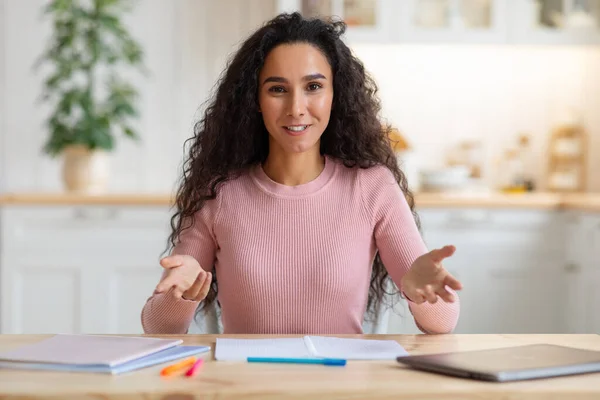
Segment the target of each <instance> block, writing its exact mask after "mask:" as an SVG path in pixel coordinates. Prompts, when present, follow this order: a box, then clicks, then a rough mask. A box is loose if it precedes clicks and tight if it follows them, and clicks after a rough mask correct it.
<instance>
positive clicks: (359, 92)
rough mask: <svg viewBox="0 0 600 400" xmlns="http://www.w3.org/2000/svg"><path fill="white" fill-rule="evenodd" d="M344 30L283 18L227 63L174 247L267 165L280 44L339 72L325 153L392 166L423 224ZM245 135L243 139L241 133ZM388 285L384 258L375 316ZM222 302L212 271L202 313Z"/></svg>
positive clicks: (187, 170) (378, 267)
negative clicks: (274, 56)
mask: <svg viewBox="0 0 600 400" xmlns="http://www.w3.org/2000/svg"><path fill="white" fill-rule="evenodd" d="M345 30H346V25H345V24H344V23H343V22H342V21H334V20H327V21H326V20H323V19H306V18H303V17H302V16H301V15H300V14H299V13H292V14H280V15H278V16H277V17H275V18H273V19H272V20H270V21H268V22H267V23H265V24H264V25H263V26H261V27H260V28H259V29H258V30H257V31H256V32H254V33H253V34H252V35H251V36H250V37H249V38H248V39H246V40H245V41H244V42H243V43H242V44H241V46H240V48H239V49H238V51H237V52H236V53H235V54H234V55H233V57H232V58H230V60H229V61H228V65H227V68H226V69H225V71H224V72H223V74H222V75H221V77H220V79H219V81H218V85H217V87H216V92H215V93H214V96H213V98H212V99H210V101H209V102H208V104H207V107H206V109H205V111H204V114H203V117H202V119H201V120H200V121H198V122H197V123H196V125H195V128H194V136H193V137H192V138H190V139H188V140H187V141H186V145H187V144H188V142H189V144H190V146H189V150H188V151H187V153H188V154H187V157H186V160H185V162H184V164H183V176H182V179H181V182H180V186H179V189H178V192H177V195H176V204H175V207H176V212H175V214H174V215H173V217H172V218H171V228H172V232H171V234H170V236H169V246H170V247H174V246H175V245H176V244H177V241H178V238H179V237H180V234H181V233H182V231H183V230H184V229H187V228H189V227H190V226H191V220H192V217H193V215H194V214H195V213H196V212H198V210H200V209H201V208H202V206H203V204H204V202H205V201H206V200H209V199H214V198H215V197H216V195H217V191H218V190H219V187H220V185H221V184H222V183H223V182H225V181H227V180H229V179H233V178H235V177H237V176H239V174H241V173H243V172H244V171H246V170H247V169H248V168H249V167H251V166H254V165H257V164H258V163H263V162H264V161H265V160H266V158H267V155H268V153H269V140H268V137H269V136H268V135H269V134H268V132H267V130H266V127H265V125H264V122H263V120H262V116H261V114H260V113H259V111H258V88H259V84H258V76H259V72H260V70H261V68H262V66H263V64H264V61H265V58H266V57H267V54H269V52H270V51H271V50H273V49H274V48H275V47H276V46H278V45H281V44H292V43H298V42H300V43H307V44H310V45H312V46H315V48H317V49H318V50H320V51H321V52H322V53H323V54H324V55H325V57H326V58H327V60H328V62H329V64H330V66H331V69H332V73H333V93H334V95H333V104H332V109H331V117H330V121H329V124H328V126H327V128H326V129H325V131H324V132H323V135H322V137H321V143H320V151H321V154H323V155H329V156H332V157H335V158H337V159H339V160H341V161H342V162H343V164H344V165H345V166H346V167H350V168H351V167H356V166H358V167H360V168H369V167H372V166H374V165H376V164H380V165H385V166H386V167H387V168H389V169H390V171H392V173H393V174H394V176H395V178H396V181H397V182H398V185H399V186H400V188H401V189H402V191H403V193H404V194H405V196H406V199H407V201H408V204H409V206H410V209H411V211H412V212H413V215H414V217H415V221H416V223H417V226H419V219H418V216H417V214H416V212H415V211H414V200H413V196H412V194H411V192H410V191H409V189H408V186H407V181H406V178H405V176H404V174H403V173H402V171H401V170H400V168H399V166H398V164H397V159H396V157H395V154H394V152H393V150H392V147H391V143H390V137H389V132H390V129H391V127H389V126H387V125H383V124H382V122H381V121H380V119H379V117H378V114H379V111H380V102H379V99H378V97H377V95H376V93H377V86H376V84H375V82H374V81H373V79H372V78H371V77H370V76H369V74H368V73H367V72H366V71H365V68H364V65H363V64H362V62H361V61H360V60H358V59H357V58H356V57H354V56H353V55H352V53H351V51H350V49H349V48H348V47H347V46H346V44H345V43H344V42H343V41H342V39H341V35H343V33H344V32H345ZM232 116H235V117H232ZM242 131H243V132H244V133H245V134H244V135H240V134H239V132H242ZM204 267H206V266H204ZM388 281H389V275H388V273H387V271H386V269H385V267H384V265H383V263H382V261H381V258H380V257H379V255H377V256H376V258H375V260H374V263H373V271H372V275H371V280H370V287H369V296H368V304H367V310H368V311H369V313H372V312H374V310H375V308H374V307H375V306H376V304H378V303H382V302H384V298H386V297H387V296H386V295H390V296H391V295H393V294H397V293H398V291H397V288H395V287H394V285H390V286H388ZM388 288H393V289H392V291H388ZM216 298H217V279H216V274H213V281H212V285H211V289H210V291H209V294H208V296H207V297H206V298H205V299H204V300H203V301H202V302H201V304H200V306H199V309H198V311H200V310H202V309H204V310H206V308H207V306H208V305H210V304H211V303H213V302H214V301H215V300H216Z"/></svg>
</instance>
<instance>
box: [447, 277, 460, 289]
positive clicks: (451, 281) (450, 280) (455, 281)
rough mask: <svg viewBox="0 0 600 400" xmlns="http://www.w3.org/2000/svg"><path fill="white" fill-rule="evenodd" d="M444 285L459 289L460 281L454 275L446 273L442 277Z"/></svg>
mask: <svg viewBox="0 0 600 400" xmlns="http://www.w3.org/2000/svg"><path fill="white" fill-rule="evenodd" d="M443 284H444V285H446V286H448V287H450V288H452V289H454V290H461V289H462V283H460V281H459V280H458V279H456V278H455V277H453V276H452V275H450V274H448V275H447V276H446V277H445V278H444V282H443Z"/></svg>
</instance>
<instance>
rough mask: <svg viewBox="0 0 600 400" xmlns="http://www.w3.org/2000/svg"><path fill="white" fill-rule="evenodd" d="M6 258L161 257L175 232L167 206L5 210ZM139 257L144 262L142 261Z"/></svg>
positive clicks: (4, 236)
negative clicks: (144, 254) (171, 233)
mask: <svg viewBox="0 0 600 400" xmlns="http://www.w3.org/2000/svg"><path fill="white" fill-rule="evenodd" d="M1 216H2V224H1V225H2V238H3V241H2V242H3V245H4V246H3V249H2V251H3V252H4V253H5V255H7V253H8V254H11V255H13V256H14V255H19V256H20V257H27V256H28V254H32V253H34V254H35V258H36V259H39V257H40V256H44V255H48V256H57V255H68V258H69V259H71V260H73V259H78V260H79V259H87V260H90V259H91V258H92V257H102V258H105V257H107V256H109V257H114V256H117V257H128V255H129V254H131V257H139V254H140V252H145V253H147V254H148V255H150V256H151V257H152V259H156V258H157V257H158V256H159V253H160V252H162V251H163V250H164V249H165V247H166V243H167V242H166V240H167V236H168V234H169V232H170V228H169V220H170V216H171V211H170V210H169V209H168V207H135V206H103V207H97V206H58V207H29V206H28V207H20V206H14V207H4V208H3V209H2V214H1ZM138 259H139V258H138Z"/></svg>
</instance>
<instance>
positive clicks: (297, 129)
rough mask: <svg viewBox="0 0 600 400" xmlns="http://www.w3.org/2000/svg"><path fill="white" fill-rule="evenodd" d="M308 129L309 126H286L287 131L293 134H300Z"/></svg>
mask: <svg viewBox="0 0 600 400" xmlns="http://www.w3.org/2000/svg"><path fill="white" fill-rule="evenodd" d="M306 128H308V125H302V126H286V129H289V130H290V131H292V132H300V131H303V130H305V129H306Z"/></svg>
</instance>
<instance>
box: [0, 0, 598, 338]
mask: <svg viewBox="0 0 600 400" xmlns="http://www.w3.org/2000/svg"><path fill="white" fill-rule="evenodd" d="M128 4H129V6H130V7H129V8H127V7H124V6H127V5H128ZM292 10H299V11H301V12H302V13H303V14H304V15H307V16H321V17H327V16H330V15H334V16H337V17H340V18H343V19H344V20H345V21H346V22H347V23H348V25H349V28H348V30H347V33H346V37H345V41H346V43H347V44H348V45H349V46H350V47H351V48H352V50H353V52H354V53H355V54H356V56H358V57H359V58H360V59H361V60H362V61H363V63H364V64H365V66H366V68H367V70H368V71H369V72H370V73H371V74H372V76H373V77H374V78H375V80H376V82H377V84H378V86H379V95H380V98H381V100H382V116H381V117H382V123H389V124H391V125H392V126H393V127H394V128H395V130H394V132H393V133H392V136H393V139H394V140H395V150H396V151H397V155H398V159H399V161H400V162H401V163H402V166H403V168H404V170H405V172H406V174H407V175H408V178H409V184H410V185H411V187H412V189H413V190H414V192H415V198H416V205H417V210H418V211H419V214H420V215H421V220H422V224H423V235H424V237H425V240H426V242H427V244H428V245H429V246H430V247H434V246H438V245H443V244H448V243H452V244H455V245H456V246H457V248H458V252H457V254H456V256H454V257H453V258H452V259H451V260H449V261H448V268H449V269H451V271H452V272H453V273H454V274H455V275H457V276H458V277H459V279H461V280H462V281H463V284H464V286H465V290H464V291H463V293H462V295H461V299H462V314H461V320H460V322H459V326H458V328H457V332H462V333H511V332H523V333H527V332H546V333H554V332H556V333H558V332H599V331H600V317H599V316H600V313H598V312H597V310H598V307H599V306H600V295H597V294H596V291H595V287H597V286H598V285H599V284H600V266H599V265H598V261H597V260H598V256H600V250H598V249H599V248H600V195H597V194H596V193H597V192H599V191H600V174H597V173H594V172H596V171H599V170H600V157H599V155H600V112H599V111H600V72H599V71H600V0H218V1H217V0H169V1H167V0H138V1H132V2H128V1H121V0H55V1H49V0H26V1H23V0H0V217H1V219H0V227H1V229H2V230H1V233H2V236H0V332H2V333H42V332H44V333H45V332H94V333H103V332H106V333H137V332H141V325H140V322H139V312H140V310H141V307H142V306H143V304H144V302H145V300H146V298H147V297H148V296H149V295H150V294H151V293H152V290H153V288H154V286H155V285H156V283H157V282H158V279H159V277H160V273H161V271H160V267H159V266H158V263H157V261H158V258H159V256H160V253H161V251H163V250H164V249H165V246H166V237H167V235H168V233H169V227H168V221H169V217H170V215H171V213H172V210H171V209H170V204H171V195H172V193H173V190H174V189H175V188H176V183H177V180H178V177H179V174H180V168H181V162H182V157H183V149H184V141H185V140H186V139H187V138H189V137H190V136H191V135H192V130H193V124H194V122H195V121H197V120H198V118H199V117H200V115H201V111H202V107H201V106H202V104H203V103H204V102H205V101H206V100H207V99H209V97H210V94H211V90H212V88H213V85H214V84H215V82H216V81H217V79H218V78H219V74H220V73H221V71H222V70H223V68H224V67H225V64H226V62H227V59H228V57H229V56H230V55H231V53H232V52H233V51H235V50H236V48H237V46H238V45H239V44H240V41H241V40H243V39H244V38H245V37H246V36H247V35H248V34H249V33H250V32H252V31H253V30H254V29H256V28H257V27H258V26H260V25H261V24H262V23H263V22H265V21H266V20H268V19H270V18H272V17H273V16H275V15H276V14H277V13H279V12H282V11H292ZM44 96H46V97H44ZM232 117H235V116H232ZM386 321H387V322H389V323H386V325H385V326H384V327H383V328H381V329H383V330H384V331H387V332H407V333H410V332H417V330H416V327H415V326H414V324H412V322H411V318H410V315H409V313H408V311H407V309H406V307H405V304H401V305H400V306H399V307H398V309H397V310H396V312H392V313H389V320H387V317H386Z"/></svg>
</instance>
